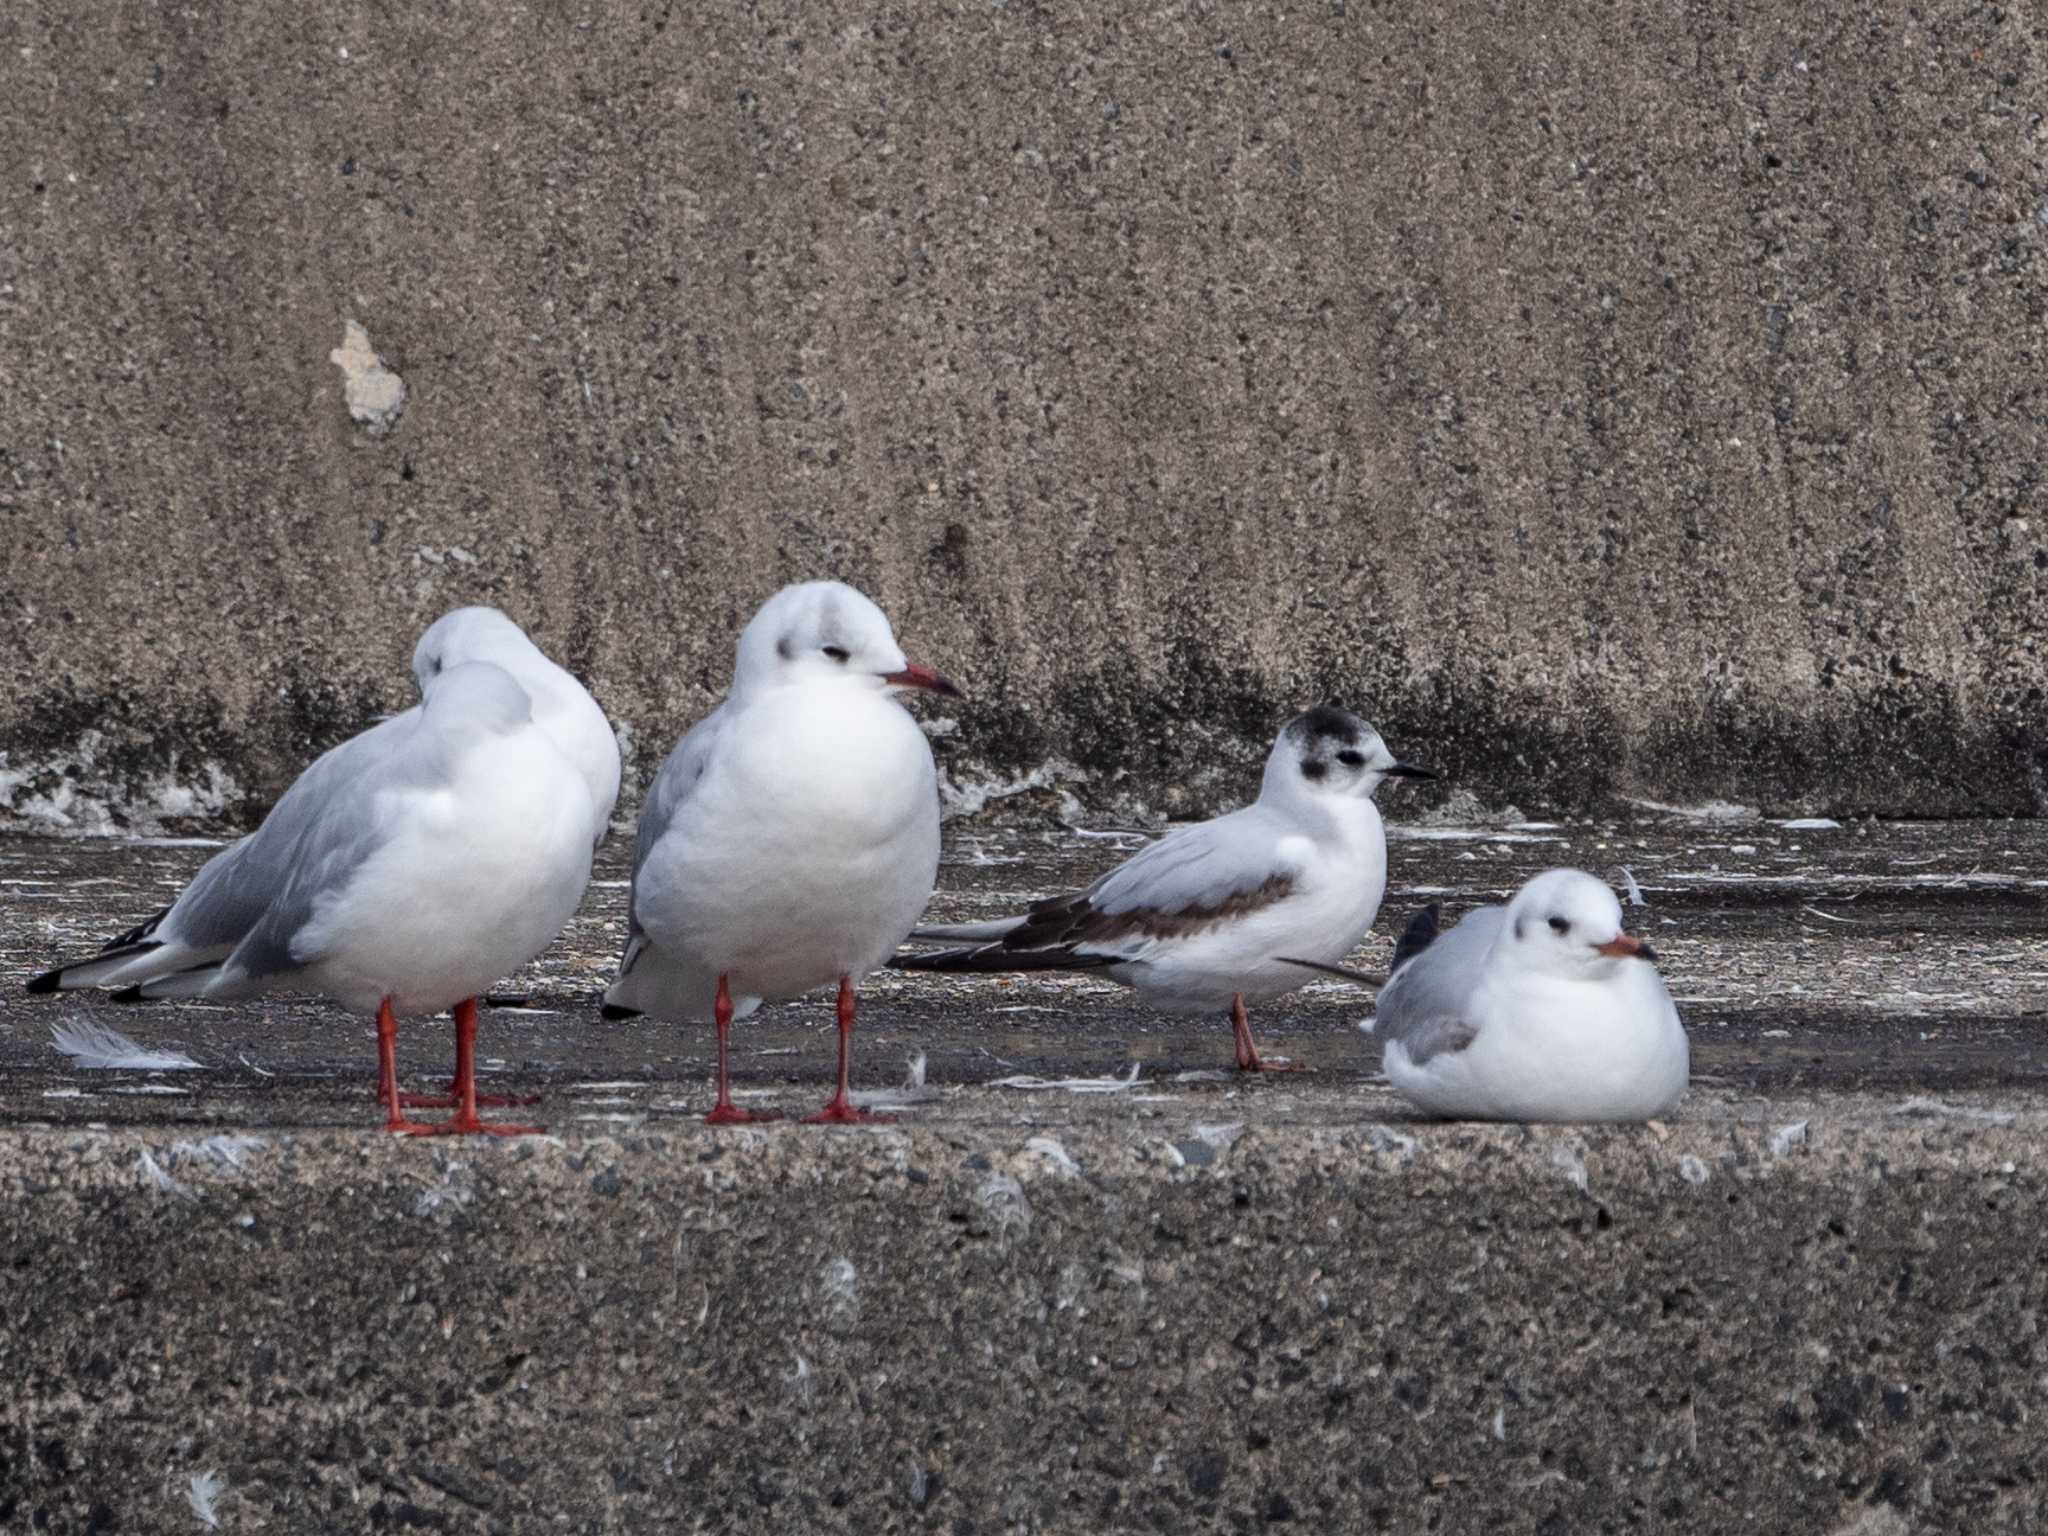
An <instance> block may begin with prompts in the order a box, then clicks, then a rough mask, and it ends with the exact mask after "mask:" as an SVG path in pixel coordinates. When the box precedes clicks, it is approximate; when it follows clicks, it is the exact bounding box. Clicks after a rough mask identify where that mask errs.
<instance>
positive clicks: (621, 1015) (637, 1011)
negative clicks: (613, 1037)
mask: <svg viewBox="0 0 2048 1536" xmlns="http://www.w3.org/2000/svg"><path fill="white" fill-rule="evenodd" d="M597 1016H598V1017H599V1018H601V1019H604V1020H606V1021H607V1022H609V1023H613V1024H616V1023H617V1022H618V1021H619V1020H621V1019H638V1018H644V1017H645V1016H646V1010H645V1009H642V1008H628V1007H626V1006H625V1005H624V1004H623V1003H606V1004H605V1005H604V1006H603V1007H601V1008H599V1009H598V1010H597Z"/></svg>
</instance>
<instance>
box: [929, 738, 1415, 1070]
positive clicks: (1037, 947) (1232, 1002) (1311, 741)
mask: <svg viewBox="0 0 2048 1536" xmlns="http://www.w3.org/2000/svg"><path fill="white" fill-rule="evenodd" d="M1434 777H1435V775H1434V774H1433V773H1431V772H1430V771H1429V770H1428V769H1426V768H1418V767H1415V766H1414V765H1413V764H1409V763H1403V762H1400V761H1398V760H1397V759H1396V758H1395V757H1394V754H1393V753H1392V752H1390V751H1388V750H1387V746H1386V743H1385V742H1383V741H1381V740H1380V735H1379V732H1377V731H1376V730H1374V729H1373V728H1372V727H1371V726H1369V725H1367V724H1366V723H1365V722H1364V721H1363V720H1361V719H1359V718H1358V716H1356V715H1354V714H1351V713H1349V712H1348V711H1346V710H1342V709H1337V708H1334V707H1332V706H1329V705H1324V706H1321V707H1318V708H1316V709H1311V710H1308V711H1307V712H1305V713H1303V714H1300V715H1297V716H1295V717H1294V718H1293V719H1292V720H1290V721H1288V722H1287V724H1286V725H1285V726H1284V727H1283V728H1282V729H1281V731H1280V735H1279V738H1278V739H1277V740H1276V741H1275V742H1274V743H1273V749H1272V751H1271V753H1270V754H1269V755H1268V756H1267V758H1266V769H1265V775H1264V778H1263V779H1262V780H1261V782H1260V786H1259V798H1258V799H1257V801H1255V802H1254V803H1253V804H1251V805H1248V806H1246V807H1244V808H1243V809H1242V810H1237V811H1232V812H1231V813H1230V814H1229V815H1227V816H1219V817H1217V818H1216V819H1215V820H1213V821H1205V822H1201V823H1198V824H1197V825H1194V826H1189V827H1181V828H1179V829H1177V830H1176V831H1173V832H1170V833H1168V834H1167V835H1166V836H1165V837H1163V838H1161V839H1160V840H1159V841H1158V842H1156V843H1153V844H1151V845H1150V846H1149V847H1146V848H1144V849H1142V850H1140V851H1139V852H1138V853H1137V854H1135V855H1134V856H1133V857H1131V858H1130V859H1129V860H1127V861H1126V862H1125V863H1123V864H1121V865H1119V866H1117V868H1115V869H1113V870H1111V871H1110V872H1109V873H1108V874H1106V875H1104V876H1103V877H1102V878H1101V879H1100V880H1097V881H1096V882H1095V883H1094V884H1093V885H1091V886H1089V887H1088V888H1087V889H1086V890H1085V891H1081V892H1079V893H1076V894H1072V895H1063V896H1051V897H1048V898H1046V899H1045V900H1044V901H1040V902H1038V903H1036V904H1034V905H1033V906H1032V908H1031V910H1030V911H1028V912H1026V913H1023V914H1022V915H1019V916H1016V917H1005V918H999V919H997V920H995V921H993V922H985V923H948V924H940V925H936V926H930V927H923V928H919V929H916V930H915V931H914V932H913V933H912V934H911V937H912V938H917V939H944V940H969V941H973V942H971V943H970V944H969V945H968V946H967V947H965V948H959V949H948V950H943V951H940V952H938V953H935V954H921V955H902V956H898V957H897V958H896V959H894V960H892V961H891V962H890V963H891V964H892V965H893V966H895V967H896V968H898V969H900V970H906V971H996V972H1001V971H1036V970H1061V971H1100V972H1102V973H1103V974H1104V975H1106V976H1108V977H1109V978H1110V979H1111V980H1112V981H1117V982H1121V983H1123V984H1124V985H1125V986H1127V987H1130V988H1132V989H1134V990H1135V991H1136V992H1137V994H1138V997H1139V1000H1140V1001H1142V1002H1144V1003H1146V1004H1148V1005H1149V1006H1151V1007H1154V1008H1159V1009H1162V1010H1164V1011H1167V1012H1171V1013H1198V1012H1206V1011H1208V1010H1210V1009H1217V1010H1222V1009H1228V1010H1229V1013H1230V1018H1231V1028H1232V1031H1233V1033H1234V1035H1235V1038H1236V1063H1237V1068H1238V1070H1239V1071H1242V1072H1261V1071H1286V1070H1298V1069H1296V1068H1293V1067H1291V1066H1289V1065H1288V1064H1285V1063H1282V1062H1281V1061H1279V1060H1278V1059H1277V1058H1276V1059H1273V1060H1268V1059H1266V1058H1264V1057H1262V1056H1260V1055H1259V1052H1258V1050H1257V1048H1256V1047H1255V1046H1254V1045H1253V1044H1252V1034H1251V1022H1250V1017H1249V1015H1248V1014H1247V1013H1246V1005H1247V1004H1248V1003H1257V1002H1264V1001H1267V1000H1269V999H1271V998H1275V997H1279V996H1281V995H1283V994H1284V993H1288V992H1292V991H1294V990H1295V989H1296V988H1297V987H1300V986H1303V985H1305V984H1306V983H1307V982H1308V981H1309V980H1311V979H1312V975H1311V973H1312V972H1313V971H1315V970H1316V969H1319V968H1321V967H1323V966H1334V965H1335V964H1336V962H1338V961H1339V960H1341V959H1343V957H1344V956H1345V955H1347V954H1349V953H1350V952H1351V950H1352V949H1353V948H1354V947H1355V946H1356V945H1357V944H1358V942H1359V940H1360V939H1362V938H1364V937H1365V934H1366V931H1367V930H1368V929H1370V928H1371V927H1372V922H1373V918H1374V917H1375V916H1376V915H1377V914H1378V912H1379V907H1380V898H1381V896H1382V895H1384V894H1385V891H1386V885H1387V838H1386V830H1385V828H1384V827H1383V826H1382V825H1381V823H1380V813H1379V809H1378V807H1377V806H1375V805H1374V804H1373V794H1374V792H1375V791H1376V790H1377V789H1378V788H1379V786H1380V785H1381V784H1382V783H1383V782H1385V781H1386V780H1387V779H1389V778H1419V779H1427V778H1434ZM1282 957H1286V958H1282ZM1297 957H1298V958H1297Z"/></svg>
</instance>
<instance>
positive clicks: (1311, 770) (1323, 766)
mask: <svg viewBox="0 0 2048 1536" xmlns="http://www.w3.org/2000/svg"><path fill="white" fill-rule="evenodd" d="M1329 771H1330V765H1329V764H1328V763H1321V762H1307V763H1303V764H1302V765H1301V776H1302V777H1303V778H1304V779H1307V780H1309V781H1310V782H1311V783H1315V782H1318V781H1320V780H1322V779H1323V778H1324V777H1326V776H1327V775H1328V773H1329Z"/></svg>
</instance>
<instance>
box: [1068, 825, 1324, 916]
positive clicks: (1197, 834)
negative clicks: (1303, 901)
mask: <svg viewBox="0 0 2048 1536" xmlns="http://www.w3.org/2000/svg"><path fill="white" fill-rule="evenodd" d="M1290 831H1291V829H1290V828H1289V826H1288V825H1287V824H1286V823H1285V822H1284V821H1282V820H1281V818H1279V817H1277V816H1275V815H1274V814H1273V813H1272V812H1271V811H1269V810H1267V809H1266V808H1264V807H1263V806H1257V805H1253V806H1247V807H1246V808H1245V809H1243V810H1241V811H1233V812H1231V813H1230V814H1229V815H1228V816H1219V817H1217V818H1216V819H1215V820H1214V821H1204V822H1201V823H1199V824H1197V825H1195V826H1192V827H1182V828H1180V829H1179V830H1178V831H1175V832H1170V833H1168V834H1167V835H1166V836H1165V837H1162V838H1161V839H1160V840H1159V841H1158V842H1156V843H1154V844H1152V845H1151V846H1150V847H1149V848H1142V849H1140V850H1139V851H1138V852H1137V853H1135V854H1133V855H1132V856H1131V857H1130V858H1129V859H1127V860H1125V861H1124V862H1123V863H1122V864H1119V865H1118V866H1117V867H1116V868H1115V869H1113V870H1111V871H1110V872H1109V873H1108V874H1106V875H1104V876H1103V877H1102V878H1101V879H1100V880H1097V881H1096V882H1095V884H1093V885H1091V886H1090V887H1089V888H1088V891H1087V898H1088V904H1089V905H1090V906H1091V907H1093V908H1094V909H1095V910H1096V911H1098V912H1103V913H1108V914H1110V915H1112V916H1113V915H1115V914H1117V913H1122V912H1129V911H1133V910H1137V909H1141V908H1142V909H1143V910H1145V911H1147V912H1160V913H1169V914H1170V913H1175V912H1186V911H1192V910H1207V909H1212V908H1215V907H1220V906H1221V905H1223V903H1225V902H1226V901H1228V900H1229V899H1230V898H1231V897H1232V896H1236V895H1239V894H1241V893H1243V892H1246V891H1253V890H1257V889H1258V888H1259V887H1260V886H1262V885H1265V884H1266V883H1267V882H1269V881H1271V880H1274V879H1275V878H1277V877H1283V876H1287V877H1291V876H1292V875H1293V873H1294V866H1293V864H1291V863H1289V862H1287V861H1285V860H1282V859H1281V858H1280V857H1279V856H1278V855H1277V853H1276V848H1277V846H1278V844H1279V842H1280V841H1281V839H1282V838H1284V837H1286V836H1288V835H1289V832H1290Z"/></svg>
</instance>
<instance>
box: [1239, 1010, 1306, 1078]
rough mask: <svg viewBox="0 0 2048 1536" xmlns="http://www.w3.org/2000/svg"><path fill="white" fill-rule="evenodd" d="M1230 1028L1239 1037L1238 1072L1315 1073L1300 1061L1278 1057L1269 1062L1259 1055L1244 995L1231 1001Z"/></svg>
mask: <svg viewBox="0 0 2048 1536" xmlns="http://www.w3.org/2000/svg"><path fill="white" fill-rule="evenodd" d="M1230 1027H1231V1030H1232V1032H1233V1033H1234V1034H1235V1035H1236V1036H1237V1070H1238V1071H1240V1072H1313V1071H1315V1068H1314V1067H1311V1066H1308V1065H1307V1064H1305V1063H1303V1062H1299V1061H1285V1060H1282V1059H1280V1058H1278V1057H1275V1058H1274V1059H1273V1060H1271V1061H1268V1060H1266V1058H1265V1057H1263V1056H1261V1055H1260V1054H1259V1048H1258V1047H1257V1046H1255V1045H1253V1044H1252V1021H1251V1016H1250V1015H1249V1014H1247V1013H1246V1012H1245V1011H1244V995H1243V994H1242V993H1239V994H1237V995H1236V996H1234V997H1232V998H1231V1000H1230Z"/></svg>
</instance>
